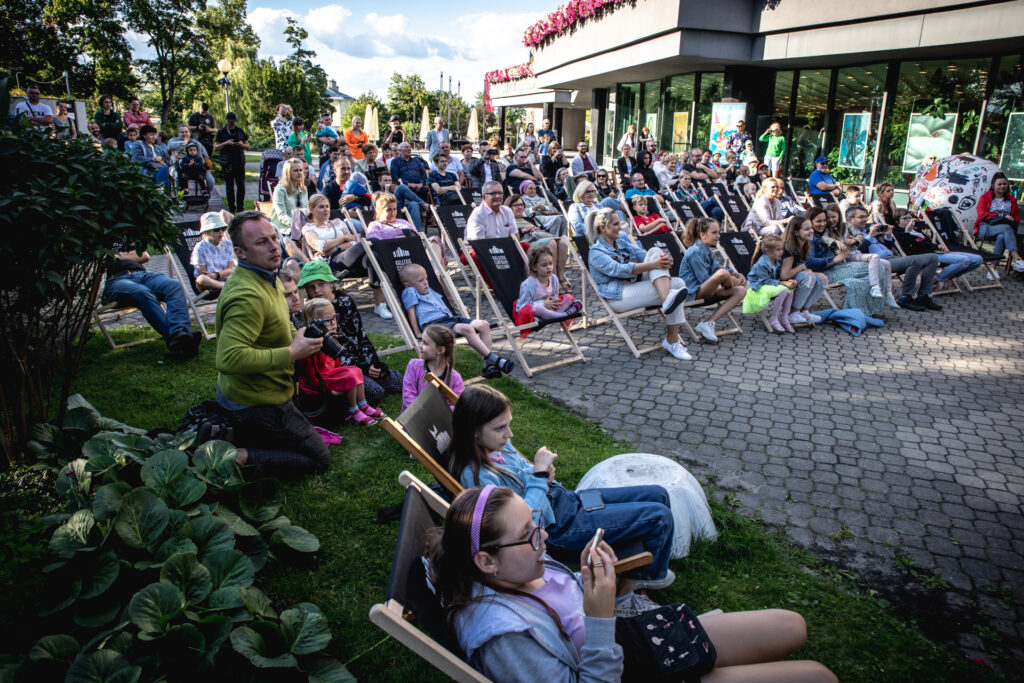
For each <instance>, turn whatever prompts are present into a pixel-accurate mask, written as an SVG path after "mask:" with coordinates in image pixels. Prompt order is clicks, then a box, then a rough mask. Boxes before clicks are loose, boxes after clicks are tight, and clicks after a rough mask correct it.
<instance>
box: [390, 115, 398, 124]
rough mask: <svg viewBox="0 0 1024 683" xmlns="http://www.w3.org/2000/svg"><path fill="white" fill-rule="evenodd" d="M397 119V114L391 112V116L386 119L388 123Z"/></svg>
mask: <svg viewBox="0 0 1024 683" xmlns="http://www.w3.org/2000/svg"><path fill="white" fill-rule="evenodd" d="M398 120H399V118H398V114H392V115H391V118H390V119H388V123H391V122H392V121H398Z"/></svg>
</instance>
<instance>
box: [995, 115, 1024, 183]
mask: <svg viewBox="0 0 1024 683" xmlns="http://www.w3.org/2000/svg"><path fill="white" fill-rule="evenodd" d="M999 167H1000V168H1001V169H1003V173H1005V174H1006V177H1007V178H1009V179H1010V180H1017V181H1020V180H1024V113H1021V112H1017V113H1014V114H1010V117H1009V118H1008V119H1007V121H1006V137H1004V138H1003V153H1002V154H1001V155H1000V157H999Z"/></svg>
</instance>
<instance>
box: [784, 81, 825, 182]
mask: <svg viewBox="0 0 1024 683" xmlns="http://www.w3.org/2000/svg"><path fill="white" fill-rule="evenodd" d="M831 79H832V70H831V69H816V70H809V69H808V70H802V71H800V76H799V79H798V85H797V89H796V108H795V110H794V115H793V121H792V122H791V126H792V128H793V134H792V142H791V143H790V147H791V149H790V154H789V174H790V175H794V176H797V177H798V178H806V177H807V176H809V175H810V174H811V171H813V170H814V159H815V158H816V157H817V156H818V155H819V154H821V151H822V149H823V148H824V145H825V125H826V118H827V115H828V111H827V110H828V88H829V82H830V81H831Z"/></svg>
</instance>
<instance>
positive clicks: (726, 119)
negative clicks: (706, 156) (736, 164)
mask: <svg viewBox="0 0 1024 683" xmlns="http://www.w3.org/2000/svg"><path fill="white" fill-rule="evenodd" d="M746 115H747V103H746V102H712V103H711V140H710V141H709V144H708V148H709V149H710V150H711V152H712V153H714V152H719V153H720V154H721V155H722V156H723V157H724V156H725V152H726V148H725V140H726V138H728V137H729V134H730V133H735V132H736V122H737V121H742V120H743V117H744V116H746Z"/></svg>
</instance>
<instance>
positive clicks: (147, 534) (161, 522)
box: [114, 489, 169, 548]
mask: <svg viewBox="0 0 1024 683" xmlns="http://www.w3.org/2000/svg"><path fill="white" fill-rule="evenodd" d="M168 519H169V515H168V510H167V505H165V504H164V502H163V501H162V500H160V499H159V498H157V497H156V496H155V495H154V494H153V493H152V492H151V491H147V490H146V489H135V490H134V491H132V492H131V493H128V494H126V495H125V496H124V497H123V498H122V499H121V508H120V509H119V510H118V512H117V519H116V521H115V522H114V528H115V529H116V530H117V535H118V536H120V537H121V540H122V541H124V542H125V543H126V544H127V545H129V546H130V547H132V548H146V547H148V546H150V545H152V544H153V543H155V542H156V541H157V540H158V539H159V538H160V534H161V533H163V530H164V527H166V526H167V521H168Z"/></svg>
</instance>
